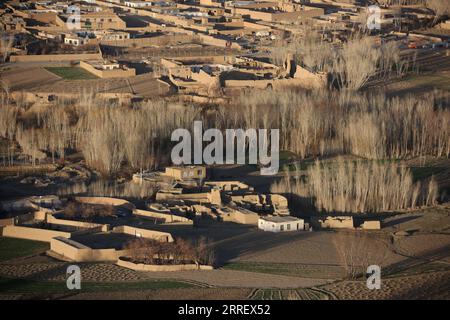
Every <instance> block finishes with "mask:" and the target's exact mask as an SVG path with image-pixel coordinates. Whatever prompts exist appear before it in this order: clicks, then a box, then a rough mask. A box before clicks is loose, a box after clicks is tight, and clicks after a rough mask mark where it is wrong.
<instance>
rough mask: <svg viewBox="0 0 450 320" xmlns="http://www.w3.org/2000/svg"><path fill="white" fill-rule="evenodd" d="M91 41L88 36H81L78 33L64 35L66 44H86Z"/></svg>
mask: <svg viewBox="0 0 450 320" xmlns="http://www.w3.org/2000/svg"><path fill="white" fill-rule="evenodd" d="M89 42H91V39H89V38H88V37H80V36H78V35H72V34H67V35H65V36H64V44H68V45H71V46H84V45H86V44H88V43H89Z"/></svg>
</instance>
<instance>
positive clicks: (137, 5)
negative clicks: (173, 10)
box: [124, 1, 153, 8]
mask: <svg viewBox="0 0 450 320" xmlns="http://www.w3.org/2000/svg"><path fill="white" fill-rule="evenodd" d="M124 4H125V5H126V6H127V7H131V8H145V7H150V6H152V5H153V3H152V2H148V1H125V3H124Z"/></svg>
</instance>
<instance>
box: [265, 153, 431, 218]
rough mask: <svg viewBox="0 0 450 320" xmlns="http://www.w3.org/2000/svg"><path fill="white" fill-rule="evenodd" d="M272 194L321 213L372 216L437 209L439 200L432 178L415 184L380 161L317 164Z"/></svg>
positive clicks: (401, 171)
mask: <svg viewBox="0 0 450 320" xmlns="http://www.w3.org/2000/svg"><path fill="white" fill-rule="evenodd" d="M271 191H272V192H278V193H287V194H293V195H296V196H299V197H300V198H302V199H305V200H304V201H305V202H308V203H305V204H306V205H310V204H312V205H313V206H314V207H315V208H316V209H317V210H318V211H325V212H343V213H372V212H375V213H376V212H386V211H391V210H402V209H409V208H414V207H416V206H418V205H434V204H436V199H437V196H438V190H437V184H436V182H435V180H434V179H433V178H431V179H430V180H429V181H428V183H423V184H421V183H420V182H416V183H414V181H413V177H412V174H411V172H410V171H409V169H407V168H406V167H404V166H399V165H397V164H395V163H387V164H383V163H379V162H377V161H345V160H343V159H342V158H341V159H339V160H338V161H337V162H333V163H327V162H325V163H321V162H318V161H317V162H316V163H315V164H314V165H312V166H310V167H309V168H308V169H307V172H306V179H301V173H300V172H296V173H294V174H291V173H288V174H287V175H286V176H285V177H284V178H283V179H282V180H281V181H279V182H276V183H275V184H273V185H272V187H271Z"/></svg>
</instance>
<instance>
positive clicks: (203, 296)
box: [63, 288, 252, 300]
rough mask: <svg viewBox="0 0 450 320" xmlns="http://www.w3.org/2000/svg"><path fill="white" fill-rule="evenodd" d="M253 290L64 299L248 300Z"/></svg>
mask: <svg viewBox="0 0 450 320" xmlns="http://www.w3.org/2000/svg"><path fill="white" fill-rule="evenodd" d="M251 292H252V290H251V289H241V288H227V289H223V288H195V289H191V288H180V289H161V290H158V291H155V290H142V291H125V292H123V291H121V292H105V293H101V294H99V293H80V294H76V295H73V296H68V297H64V298H63V299H69V300H91V299H96V300H97V299H105V300H127V299H130V300H246V299H248V297H249V295H250V294H251Z"/></svg>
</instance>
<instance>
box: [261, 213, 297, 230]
mask: <svg viewBox="0 0 450 320" xmlns="http://www.w3.org/2000/svg"><path fill="white" fill-rule="evenodd" d="M258 228H259V229H261V230H264V231H270V232H286V231H297V230H304V228H305V222H304V220H303V219H299V218H296V217H292V216H283V217H281V216H265V217H260V218H259V219H258Z"/></svg>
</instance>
